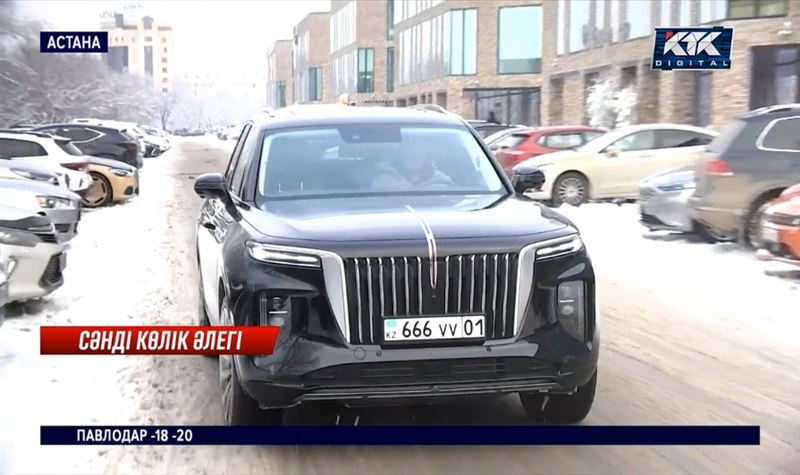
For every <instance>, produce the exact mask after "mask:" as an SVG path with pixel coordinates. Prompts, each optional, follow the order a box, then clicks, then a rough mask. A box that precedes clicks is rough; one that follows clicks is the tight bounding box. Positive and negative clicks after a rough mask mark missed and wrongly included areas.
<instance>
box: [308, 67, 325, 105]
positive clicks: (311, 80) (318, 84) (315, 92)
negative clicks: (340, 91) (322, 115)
mask: <svg viewBox="0 0 800 475" xmlns="http://www.w3.org/2000/svg"><path fill="white" fill-rule="evenodd" d="M308 100H309V101H321V100H322V68H309V69H308Z"/></svg>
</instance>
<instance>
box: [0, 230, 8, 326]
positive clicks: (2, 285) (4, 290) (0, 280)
mask: <svg viewBox="0 0 800 475" xmlns="http://www.w3.org/2000/svg"><path fill="white" fill-rule="evenodd" d="M2 232H3V231H2V228H0V233H2ZM2 240H3V238H2V237H0V242H2ZM7 303H8V257H7V256H6V251H5V249H4V248H3V244H0V327H2V326H3V321H4V320H5V318H6V310H5V306H6V304H7Z"/></svg>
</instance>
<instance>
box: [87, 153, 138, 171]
mask: <svg viewBox="0 0 800 475" xmlns="http://www.w3.org/2000/svg"><path fill="white" fill-rule="evenodd" d="M86 158H87V159H88V160H89V163H91V164H92V165H102V166H104V167H109V168H117V169H120V170H125V171H128V172H131V173H133V172H135V171H136V167H132V166H130V165H128V164H127V163H125V162H120V161H119V160H113V159H110V158H103V157H95V156H92V155H88V156H87V157H86Z"/></svg>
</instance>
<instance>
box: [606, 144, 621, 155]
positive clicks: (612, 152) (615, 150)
mask: <svg viewBox="0 0 800 475" xmlns="http://www.w3.org/2000/svg"><path fill="white" fill-rule="evenodd" d="M617 155H619V149H618V148H616V147H606V157H612V158H613V157H616V156H617Z"/></svg>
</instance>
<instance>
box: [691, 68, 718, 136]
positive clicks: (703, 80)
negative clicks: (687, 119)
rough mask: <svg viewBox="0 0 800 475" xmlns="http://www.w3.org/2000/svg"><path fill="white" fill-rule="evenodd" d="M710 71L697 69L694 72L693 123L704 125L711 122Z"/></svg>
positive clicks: (699, 125)
mask: <svg viewBox="0 0 800 475" xmlns="http://www.w3.org/2000/svg"><path fill="white" fill-rule="evenodd" d="M711 73H712V71H697V72H695V73H694V100H693V101H692V109H693V110H692V116H693V119H694V125H696V126H698V127H706V126H708V124H710V123H711V107H712V104H713V101H712V100H711V81H712V80H713V79H712V76H711Z"/></svg>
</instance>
